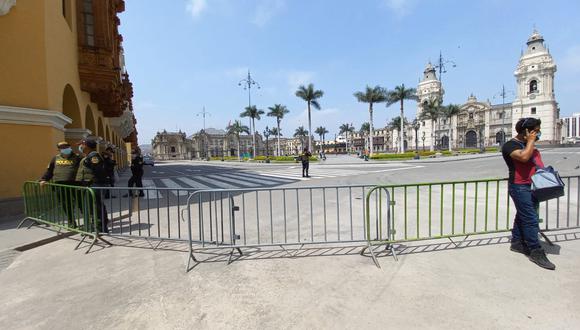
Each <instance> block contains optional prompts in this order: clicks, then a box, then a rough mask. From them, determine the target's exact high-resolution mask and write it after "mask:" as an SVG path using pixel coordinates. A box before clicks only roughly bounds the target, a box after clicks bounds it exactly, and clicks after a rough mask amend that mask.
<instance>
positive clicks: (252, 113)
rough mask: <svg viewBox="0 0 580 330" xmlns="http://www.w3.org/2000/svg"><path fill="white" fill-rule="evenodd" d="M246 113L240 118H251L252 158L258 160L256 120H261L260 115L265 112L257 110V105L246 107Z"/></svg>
mask: <svg viewBox="0 0 580 330" xmlns="http://www.w3.org/2000/svg"><path fill="white" fill-rule="evenodd" d="M244 109H245V111H244V112H242V113H241V114H240V117H242V118H243V117H250V119H251V120H252V122H251V126H252V127H250V130H251V131H252V158H256V119H258V120H260V115H263V114H264V110H260V109H258V108H256V106H255V105H252V106H249V107H245V108H244Z"/></svg>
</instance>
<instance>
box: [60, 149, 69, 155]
mask: <svg viewBox="0 0 580 330" xmlns="http://www.w3.org/2000/svg"><path fill="white" fill-rule="evenodd" d="M60 153H61V154H63V155H64V156H68V155H70V154H72V148H71V147H68V148H64V149H60Z"/></svg>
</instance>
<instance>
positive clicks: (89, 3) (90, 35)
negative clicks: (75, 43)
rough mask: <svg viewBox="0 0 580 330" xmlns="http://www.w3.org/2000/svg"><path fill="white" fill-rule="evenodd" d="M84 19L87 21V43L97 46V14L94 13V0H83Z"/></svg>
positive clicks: (85, 28) (85, 27)
mask: <svg viewBox="0 0 580 330" xmlns="http://www.w3.org/2000/svg"><path fill="white" fill-rule="evenodd" d="M83 21H84V23H85V26H84V33H85V44H86V45H87V46H91V47H94V46H95V16H94V15H93V0H83Z"/></svg>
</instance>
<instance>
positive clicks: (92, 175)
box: [76, 151, 106, 185]
mask: <svg viewBox="0 0 580 330" xmlns="http://www.w3.org/2000/svg"><path fill="white" fill-rule="evenodd" d="M103 173H104V162H103V158H102V157H101V155H99V153H98V152H96V151H91V152H90V153H89V154H88V155H86V156H85V157H84V158H83V159H82V160H81V162H80V164H79V170H78V171H77V176H76V180H77V181H79V182H83V183H85V184H89V185H91V184H93V183H104V182H105V180H106V179H105V178H104V177H102V176H103Z"/></svg>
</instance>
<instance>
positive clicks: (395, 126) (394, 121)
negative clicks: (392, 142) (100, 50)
mask: <svg viewBox="0 0 580 330" xmlns="http://www.w3.org/2000/svg"><path fill="white" fill-rule="evenodd" d="M407 124H409V122H408V121H407V118H405V119H404V120H403V125H401V116H397V117H393V118H391V121H390V122H389V123H388V124H387V128H389V129H390V130H395V131H397V133H398V134H397V136H398V137H399V141H403V146H404V145H405V133H401V127H404V126H406V125H407ZM393 138H394V135H393ZM399 148H400V144H399Z"/></svg>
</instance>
